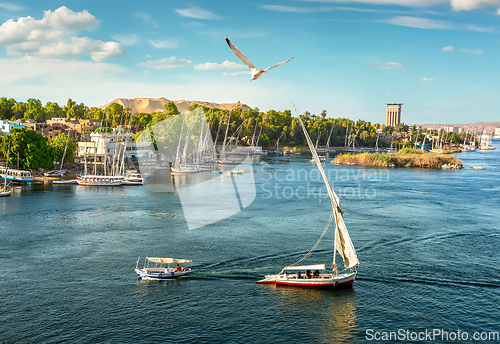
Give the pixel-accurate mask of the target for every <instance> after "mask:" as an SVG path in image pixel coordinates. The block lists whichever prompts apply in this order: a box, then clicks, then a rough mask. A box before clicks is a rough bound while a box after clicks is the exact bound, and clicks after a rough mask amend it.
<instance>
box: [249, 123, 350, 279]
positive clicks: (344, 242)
mask: <svg viewBox="0 0 500 344" xmlns="http://www.w3.org/2000/svg"><path fill="white" fill-rule="evenodd" d="M298 119H299V122H300V126H301V127H302V130H303V131H304V135H305V137H306V140H307V144H308V145H309V149H310V150H311V153H312V155H313V158H314V161H315V162H316V165H317V166H318V169H319V171H320V173H321V176H322V177H323V181H324V182H325V185H326V188H327V190H328V195H329V196H330V200H331V202H332V214H331V215H330V220H329V221H328V224H327V225H326V227H325V229H324V230H323V233H322V234H321V236H320V238H319V239H318V241H317V242H316V244H315V245H314V246H313V248H312V249H311V250H310V251H309V252H308V253H307V254H306V255H305V256H304V257H302V258H301V259H300V260H299V261H297V262H295V263H294V264H292V265H289V266H286V267H284V268H283V269H282V270H281V271H280V272H279V273H278V274H276V275H266V276H265V279H263V280H260V281H257V282H256V283H269V284H275V285H278V286H298V287H312V288H333V287H340V286H352V284H353V283H354V280H355V279H356V276H357V267H358V265H359V260H358V257H357V255H356V251H355V250H354V246H353V244H352V242H351V238H350V236H349V233H348V232H347V228H346V225H345V223H344V219H343V212H342V209H341V208H340V200H339V198H338V196H337V194H336V193H335V191H333V189H332V184H331V182H330V180H329V179H328V177H327V175H326V173H325V170H324V169H323V166H322V165H321V161H320V159H319V156H318V153H317V152H316V149H315V147H314V145H313V143H312V141H311V138H310V137H309V134H308V133H307V130H306V128H305V126H304V124H303V123H302V120H301V118H300V116H298ZM332 220H333V221H334V223H335V237H334V238H335V239H334V246H333V247H334V249H333V264H332V269H331V272H330V270H329V269H328V270H327V269H326V267H325V264H309V265H299V264H301V263H303V262H304V261H305V260H306V259H307V258H309V257H310V256H311V254H312V253H313V252H314V250H315V249H316V248H317V247H318V245H319V243H320V242H321V240H322V239H323V237H324V236H325V234H326V232H327V230H328V227H329V226H330V223H331V222H332ZM337 252H338V253H339V255H340V256H341V257H342V258H343V261H344V269H343V270H342V271H339V270H338V267H337V264H336V258H337ZM290 272H293V274H289V273H290Z"/></svg>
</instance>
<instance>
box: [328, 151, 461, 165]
mask: <svg viewBox="0 0 500 344" xmlns="http://www.w3.org/2000/svg"><path fill="white" fill-rule="evenodd" d="M331 163H332V164H336V165H350V166H360V167H380V168H419V169H429V170H458V169H462V168H463V167H464V166H463V163H462V161H461V160H460V159H457V158H456V157H454V156H453V155H445V154H434V153H422V152H421V151H420V150H414V149H411V148H406V149H403V150H401V151H399V152H397V153H395V154H392V155H389V154H383V153H370V152H365V153H359V154H350V153H348V154H343V153H341V154H339V155H337V156H336V157H335V159H333V160H332V161H331Z"/></svg>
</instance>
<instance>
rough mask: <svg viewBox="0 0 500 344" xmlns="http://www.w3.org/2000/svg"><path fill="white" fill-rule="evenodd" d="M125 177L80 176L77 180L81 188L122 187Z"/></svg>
mask: <svg viewBox="0 0 500 344" xmlns="http://www.w3.org/2000/svg"><path fill="white" fill-rule="evenodd" d="M122 180H123V177H119V176H96V175H85V176H80V178H78V179H77V180H76V182H77V183H78V185H80V186H120V185H121V182H122Z"/></svg>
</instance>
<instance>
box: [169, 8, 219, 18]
mask: <svg viewBox="0 0 500 344" xmlns="http://www.w3.org/2000/svg"><path fill="white" fill-rule="evenodd" d="M175 12H177V13H179V14H180V15H181V16H183V17H190V18H196V19H217V18H218V17H217V16H216V15H215V14H213V13H212V12H208V11H205V10H204V9H201V8H199V7H191V8H187V9H185V10H181V9H178V10H175Z"/></svg>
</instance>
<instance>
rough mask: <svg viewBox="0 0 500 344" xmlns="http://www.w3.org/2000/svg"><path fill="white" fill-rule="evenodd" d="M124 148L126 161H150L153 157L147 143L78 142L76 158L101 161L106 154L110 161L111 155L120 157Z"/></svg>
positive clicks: (149, 145) (149, 144)
mask: <svg viewBox="0 0 500 344" xmlns="http://www.w3.org/2000/svg"><path fill="white" fill-rule="evenodd" d="M124 147H125V158H127V159H131V160H137V159H140V158H143V157H146V158H148V159H150V158H152V157H153V156H154V152H153V150H152V147H151V143H149V142H125V143H122V142H109V143H106V142H78V156H79V157H80V158H84V157H85V156H87V159H88V161H91V160H93V159H96V158H97V160H98V161H103V159H102V158H103V157H104V155H105V154H106V156H107V157H108V161H110V159H112V158H113V155H115V156H118V155H120V156H122V155H121V154H122V153H123V148H124ZM85 152H87V153H85Z"/></svg>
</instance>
